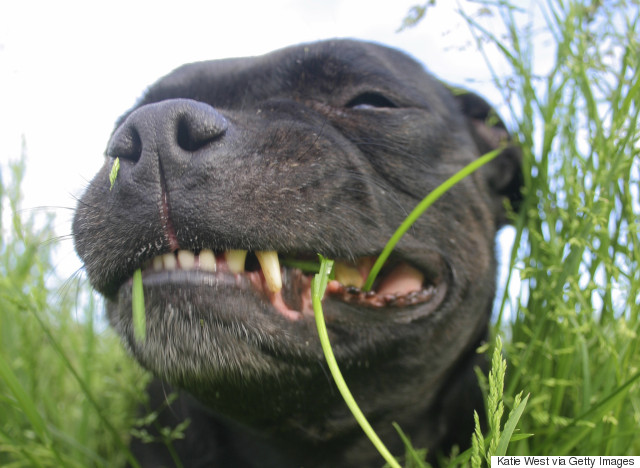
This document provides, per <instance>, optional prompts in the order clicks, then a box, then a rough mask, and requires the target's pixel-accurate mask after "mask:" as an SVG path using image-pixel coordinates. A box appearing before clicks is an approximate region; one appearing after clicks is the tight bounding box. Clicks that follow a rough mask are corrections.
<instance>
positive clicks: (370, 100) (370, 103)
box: [345, 92, 397, 109]
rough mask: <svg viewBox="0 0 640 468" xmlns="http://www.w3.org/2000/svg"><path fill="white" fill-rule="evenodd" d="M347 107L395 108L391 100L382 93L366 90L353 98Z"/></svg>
mask: <svg viewBox="0 0 640 468" xmlns="http://www.w3.org/2000/svg"><path fill="white" fill-rule="evenodd" d="M345 107H348V108H349V109H372V108H395V107H397V106H396V105H395V104H394V103H393V102H392V101H391V100H389V99H388V98H387V97H385V96H383V95H382V94H380V93H375V92H366V93H362V94H359V95H357V96H356V97H354V98H353V99H351V100H350V101H349V102H348V103H347V105H346V106H345Z"/></svg>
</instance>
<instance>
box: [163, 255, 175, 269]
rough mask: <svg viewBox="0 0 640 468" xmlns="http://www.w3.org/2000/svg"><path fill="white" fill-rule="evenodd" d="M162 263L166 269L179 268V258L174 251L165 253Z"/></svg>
mask: <svg viewBox="0 0 640 468" xmlns="http://www.w3.org/2000/svg"><path fill="white" fill-rule="evenodd" d="M162 265H163V266H164V269H165V270H175V269H176V268H178V260H177V259H176V256H175V255H174V254H172V253H168V254H164V255H163V256H162Z"/></svg>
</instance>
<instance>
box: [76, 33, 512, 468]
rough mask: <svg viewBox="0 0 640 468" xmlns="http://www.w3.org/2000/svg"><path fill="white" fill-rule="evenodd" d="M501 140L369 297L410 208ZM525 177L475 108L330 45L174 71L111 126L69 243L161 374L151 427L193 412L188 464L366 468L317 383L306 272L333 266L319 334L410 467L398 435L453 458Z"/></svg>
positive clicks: (146, 453) (368, 457) (379, 52)
mask: <svg viewBox="0 0 640 468" xmlns="http://www.w3.org/2000/svg"><path fill="white" fill-rule="evenodd" d="M497 148H502V151H501V153H500V155H499V156H498V157H497V158H496V159H495V160H493V161H492V162H491V163H490V164H488V165H486V166H484V167H483V168H481V169H480V170H478V171H477V172H475V173H474V174H472V175H471V176H469V177H467V178H466V179H464V180H463V181H462V182H460V183H459V184H457V185H456V186H455V187H454V188H452V189H451V190H449V191H448V192H446V193H445V194H444V195H443V196H442V197H441V198H440V199H439V200H438V201H437V202H436V203H435V204H434V205H433V206H432V207H430V208H429V209H428V210H427V212H426V213H425V214H424V215H423V216H422V217H420V218H419V219H418V220H417V222H416V223H415V224H414V225H413V226H412V227H411V229H410V230H409V231H408V232H407V233H406V234H405V236H404V237H403V238H402V239H401V241H400V242H399V243H398V244H397V246H396V248H395V249H394V251H393V253H392V255H391V256H390V258H389V260H388V261H387V263H386V264H385V266H384V268H383V269H382V271H381V272H380V274H379V276H378V279H377V280H376V283H375V284H374V286H373V288H372V289H371V291H369V292H366V291H364V289H363V283H364V278H366V277H367V275H368V273H369V271H370V270H371V266H372V263H373V260H375V258H376V257H377V256H378V254H380V252H381V250H382V248H383V247H384V245H385V244H386V242H387V241H388V239H389V238H390V236H391V235H392V234H393V233H394V231H395V230H396V228H397V227H398V226H399V225H400V224H401V223H402V221H403V220H404V219H405V217H406V216H407V214H408V213H409V212H410V211H411V210H412V209H413V208H414V207H415V205H416V204H417V203H418V202H419V201H420V200H421V199H422V198H423V197H424V196H425V195H427V194H428V193H430V192H431V191H432V190H433V189H434V188H436V187H437V186H438V185H439V184H440V183H442V182H443V181H444V180H445V179H446V178H448V177H450V176H451V175H453V174H454V173H455V172H457V171H458V170H459V169H461V168H462V167H463V166H465V165H467V164H468V163H470V162H472V161H474V160H476V159H477V158H478V157H479V156H481V155H482V154H484V153H486V152H487V151H490V150H492V149H497ZM116 158H118V160H119V163H120V168H119V171H118V172H117V175H116V177H115V180H114V181H113V183H112V184H111V183H110V180H109V175H110V172H111V171H112V166H113V163H114V160H115V159H116ZM521 185H522V175H521V163H520V153H519V152H518V150H517V149H516V148H515V146H514V145H513V144H512V143H510V141H509V135H508V133H507V130H506V129H505V126H504V124H503V122H502V121H501V120H500V119H499V118H498V117H497V116H496V114H495V112H494V111H493V109H492V108H491V107H490V106H489V105H488V104H487V102H486V101H485V100H484V99H482V98H480V97H479V96H477V95H475V94H473V93H469V92H462V91H459V90H457V89H455V88H451V87H449V86H446V85H444V84H443V83H442V82H440V81H439V80H437V79H436V78H434V77H433V76H432V75H430V74H429V73H428V72H427V71H425V69H424V67H423V66H422V65H421V64H419V63H418V62H416V61H415V60H414V59H412V58H410V57H409V56H407V55H405V54H404V53H402V52H399V51H397V50H394V49H391V48H387V47H385V46H382V45H378V44H374V43H367V42H360V41H355V40H346V39H341V40H329V41H322V42H318V43H311V44H303V45H299V46H293V47H289V48H285V49H282V50H278V51H275V52H272V53H269V54H267V55H264V56H259V57H250V58H238V59H225V60H215V61H206V62H199V63H193V64H188V65H184V66H182V67H180V68H178V69H176V70H175V71H173V72H171V73H170V74H168V75H167V76H165V77H163V78H161V79H160V80H159V81H157V82H156V83H155V84H153V85H152V86H151V87H150V88H148V89H147V90H146V92H145V93H144V95H143V96H142V97H141V98H140V100H139V102H138V103H137V104H136V105H135V106H134V107H133V108H132V109H131V110H129V111H128V112H126V113H125V114H124V115H123V116H122V117H121V118H120V119H119V120H118V122H117V123H116V127H115V130H114V131H113V134H112V136H111V138H110V141H109V143H108V146H107V150H106V158H105V163H104V166H103V167H102V169H101V170H100V171H99V172H98V174H97V175H96V176H95V178H94V179H93V180H92V181H91V183H90V185H89V186H88V188H87V190H86V192H85V193H84V194H83V195H82V197H81V199H80V200H79V203H78V206H77V210H76V213H75V216H74V220H73V236H74V241H75V247H76V250H77V253H78V255H79V256H80V258H81V259H82V261H83V263H84V267H85V269H86V272H87V274H88V278H89V280H90V282H91V284H92V286H93V287H94V288H95V289H96V290H97V291H99V292H100V293H101V294H102V295H103V296H104V298H105V299H106V310H107V314H108V317H109V321H110V324H111V325H112V327H113V328H114V329H115V330H116V331H117V333H118V334H119V335H120V336H121V337H122V339H123V342H124V343H125V345H126V347H127V348H128V349H129V351H130V352H131V353H132V355H133V356H134V357H135V358H136V359H137V360H138V361H139V362H140V363H141V364H142V365H143V366H144V367H145V368H147V369H148V370H150V371H151V372H152V373H153V374H154V375H155V376H156V377H157V380H156V381H155V382H154V383H153V384H152V385H151V387H150V395H151V397H150V398H151V403H152V404H154V405H161V403H162V402H163V401H164V396H165V395H166V394H168V393H169V392H170V391H171V389H172V388H176V389H180V390H181V393H180V396H179V398H178V400H176V401H174V402H173V403H172V404H171V405H170V406H169V407H168V409H167V410H166V411H164V412H163V413H162V414H161V416H160V420H159V423H161V424H169V425H171V424H173V425H175V424H177V423H179V422H180V421H183V420H185V419H189V420H190V424H189V426H188V427H187V429H186V432H185V437H184V439H182V440H178V441H176V442H175V443H174V449H175V452H176V453H177V456H178V458H180V459H181V461H182V463H183V464H184V466H186V467H212V466H225V467H227V466H239V467H242V466H247V467H280V468H281V467H301V466H304V467H307V468H308V467H342V466H344V467H351V466H357V467H362V466H379V465H381V464H382V463H383V462H382V458H380V457H379V455H378V454H377V452H376V451H375V449H374V448H373V446H372V445H371V444H370V443H369V442H368V440H367V439H366V437H365V436H364V434H363V433H362V431H361V430H360V428H359V427H358V425H357V423H356V421H355V420H354V418H353V417H352V416H351V414H350V412H349V410H348V409H347V407H346V405H345V403H344V401H343V400H342V397H341V396H340V394H339V393H338V391H337V389H336V387H335V384H334V383H333V380H332V378H331V377H330V375H329V373H328V370H327V366H326V364H325V360H324V357H323V352H322V350H321V347H320V344H319V339H318V336H317V330H316V325H315V322H314V317H313V309H312V306H311V299H310V291H309V290H310V281H311V276H312V273H309V272H308V270H307V269H306V268H302V267H301V266H300V262H305V265H307V264H313V263H314V262H317V258H318V257H317V254H322V255H324V256H326V257H329V258H331V259H334V260H335V265H334V272H335V273H334V275H335V276H334V277H333V279H331V280H330V281H329V285H328V287H327V291H326V294H325V296H324V300H323V309H324V314H325V317H326V322H327V327H328V331H329V337H330V340H331V343H332V346H333V350H334V352H335V354H336V357H337V361H338V363H339V365H340V367H341V370H342V373H343V375H344V377H345V379H346V381H347V383H348V385H349V387H350V389H351V391H352V393H353V395H354V396H355V399H356V401H357V402H358V403H359V405H360V407H361V409H362V410H363V412H364V414H365V415H366V416H367V417H368V419H369V421H370V422H371V424H372V425H373V427H374V428H375V430H376V431H377V432H378V434H379V435H380V437H381V438H382V439H383V440H384V441H385V442H386V444H387V446H388V447H389V448H390V450H391V451H392V452H393V453H394V454H395V455H397V456H402V455H403V453H404V449H403V445H402V443H401V441H400V438H399V437H398V435H397V433H396V430H395V429H394V428H393V427H392V423H393V422H397V423H398V424H399V426H400V427H401V428H402V429H403V431H404V432H405V433H407V434H408V435H409V436H410V437H411V439H412V442H413V444H414V446H415V447H418V448H428V449H429V451H430V453H431V454H435V453H437V452H438V451H439V450H444V449H445V448H447V447H450V446H452V445H453V444H459V445H468V443H469V440H470V435H471V432H472V429H473V411H474V409H475V410H478V411H481V410H482V398H481V394H480V391H479V388H478V384H477V379H476V376H475V373H474V368H475V367H477V366H480V367H482V366H483V362H484V359H483V357H482V356H481V355H479V354H478V353H477V348H478V346H480V345H481V343H482V342H483V340H485V339H486V336H487V330H488V323H489V319H490V314H491V309H492V302H493V300H494V294H495V278H496V260H495V255H494V249H495V240H494V238H495V235H496V232H497V230H498V229H499V228H500V227H501V226H502V225H503V224H505V223H506V222H507V218H508V217H507V212H506V209H505V204H506V203H511V205H512V207H517V204H518V201H519V200H520V197H521V195H520V194H521ZM138 269H141V270H142V278H143V285H144V286H143V290H144V300H145V304H146V311H145V316H146V333H145V336H144V337H143V338H140V337H137V336H135V334H134V326H133V321H132V292H131V291H132V275H133V273H134V271H136V270H138ZM132 450H133V452H134V453H135V455H136V456H137V457H138V459H139V460H140V462H141V464H142V465H143V466H149V467H151V466H154V467H155V466H174V465H173V462H172V461H171V460H172V458H171V456H170V453H169V452H168V451H167V450H166V449H165V448H164V447H163V446H162V445H161V444H156V443H150V444H143V443H142V442H141V441H136V440H134V441H133V443H132Z"/></svg>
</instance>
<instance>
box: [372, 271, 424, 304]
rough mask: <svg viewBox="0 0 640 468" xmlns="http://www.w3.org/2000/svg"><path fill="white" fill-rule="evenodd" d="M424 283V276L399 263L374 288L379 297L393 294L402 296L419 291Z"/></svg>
mask: <svg viewBox="0 0 640 468" xmlns="http://www.w3.org/2000/svg"><path fill="white" fill-rule="evenodd" d="M423 282H424V275H423V274H422V273H421V272H420V271H418V270H416V269H415V268H413V267H412V266H411V265H409V264H408V263H400V264H399V265H397V266H396V267H395V268H394V269H393V270H391V271H390V272H389V273H387V274H386V275H385V276H384V278H382V280H381V281H380V284H379V285H378V287H377V288H376V293H378V294H381V295H386V294H395V295H397V296H402V295H405V294H409V293H412V292H414V291H420V290H421V289H422V286H423Z"/></svg>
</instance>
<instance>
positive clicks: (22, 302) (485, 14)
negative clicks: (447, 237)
mask: <svg viewBox="0 0 640 468" xmlns="http://www.w3.org/2000/svg"><path fill="white" fill-rule="evenodd" d="M536 5H539V6H536V7H532V8H540V9H541V11H543V12H544V15H543V17H544V20H545V22H546V23H545V27H544V28H528V27H527V20H528V18H529V15H528V14H527V13H526V12H523V11H521V10H518V9H514V8H512V7H510V6H509V4H507V3H505V2H502V1H498V2H474V3H473V4H471V7H470V6H469V4H465V6H466V8H467V10H468V11H467V12H462V15H463V17H464V18H466V20H467V23H468V24H469V27H470V29H471V31H473V33H474V34H475V36H476V37H477V39H478V44H479V46H480V50H481V53H485V52H487V51H488V50H489V49H491V48H493V49H495V50H497V51H498V52H499V53H500V54H501V56H502V57H503V58H504V61H505V64H506V67H507V69H508V70H509V72H508V73H507V74H506V75H505V74H504V73H501V74H498V73H497V72H496V73H495V74H494V80H495V85H496V88H497V89H499V90H502V91H503V93H504V107H505V108H506V112H503V114H504V115H503V117H505V119H506V120H507V122H508V124H509V127H510V128H512V129H513V130H514V136H515V138H516V139H517V140H518V141H519V142H521V144H522V148H523V153H524V172H525V178H526V180H525V184H526V187H525V199H524V203H523V206H522V209H521V211H520V213H519V214H518V215H514V218H513V222H514V225H515V232H516V241H515V248H514V250H513V253H512V257H511V269H510V271H511V272H512V274H511V276H510V279H511V281H515V280H516V279H518V281H519V282H520V284H521V288H520V290H519V291H518V292H516V293H513V294H514V295H513V296H512V295H511V293H510V289H509V288H507V289H506V291H505V293H504V297H502V298H499V299H501V301H502V302H501V303H502V307H501V308H500V311H499V314H498V316H497V319H496V321H495V323H494V325H493V330H492V331H493V336H494V337H495V340H492V343H490V344H489V346H488V347H487V348H486V349H485V350H483V351H484V352H487V354H488V355H490V356H492V362H493V365H492V368H493V370H492V374H491V375H490V376H488V377H481V378H480V380H481V382H482V385H483V387H484V388H485V392H486V400H487V402H486V407H487V413H488V418H487V419H488V421H487V422H488V427H489V428H490V429H489V431H488V432H486V433H484V434H483V433H481V432H478V433H476V434H475V435H474V437H473V447H472V449H470V450H469V451H467V452H465V453H463V454H454V456H452V458H451V459H450V460H448V461H447V460H444V461H443V463H444V465H447V464H449V465H450V466H467V465H472V466H485V465H486V464H487V460H488V458H487V457H488V456H490V455H491V454H500V453H506V454H510V455H528V454H531V455H631V454H639V453H640V436H639V435H638V433H639V432H640V431H639V428H640V350H639V349H638V348H639V346H640V344H639V343H640V342H639V337H638V334H639V332H640V329H639V327H640V324H639V311H640V265H639V263H640V245H639V244H640V241H639V221H638V220H639V218H640V201H639V198H640V196H639V192H640V187H639V185H640V147H639V143H638V142H639V141H640V125H639V123H640V122H639V119H640V76H639V75H640V72H639V70H640V63H639V62H640V44H639V39H638V34H637V31H638V30H640V24H639V22H640V19H639V18H640V14H639V9H640V7H639V6H638V3H637V2H633V1H628V2H621V3H620V5H618V7H617V8H611V7H608V8H604V7H601V6H597V5H598V3H597V2H595V3H593V5H591V4H589V5H583V4H582V3H581V2H577V1H575V0H574V1H565V2H560V1H552V0H549V1H547V2H537V3H536ZM444 7H445V5H444V4H443V5H439V4H438V5H437V6H435V7H430V8H444ZM469 8H474V9H476V10H474V11H471V10H469ZM496 24H498V25H499V26H500V27H502V28H504V30H505V32H506V34H504V35H502V34H500V35H494V34H497V33H494V31H498V30H499V29H500V27H497V26H496ZM417 27H420V25H419V24H418V26H417ZM542 34H545V37H546V41H547V42H548V43H551V44H553V45H554V51H553V54H554V57H553V60H551V61H550V64H549V65H548V67H547V69H546V70H545V73H540V72H539V71H538V67H537V65H538V64H537V60H539V58H538V56H537V54H536V52H537V49H536V47H537V44H540V43H542V41H541V38H540V35H542ZM487 56H488V55H487ZM492 57H493V55H492ZM488 65H489V66H491V65H492V63H488ZM0 171H2V173H1V174H0V229H1V231H0V232H1V237H0V466H8V467H34V466H35V467H39V466H41V467H59V466H70V467H76V466H77V467H94V466H95V467H102V466H105V467H106V466H108V467H113V466H115V467H117V466H124V463H125V461H126V460H127V457H129V456H130V455H129V453H128V450H127V449H126V446H127V443H128V439H129V437H130V434H131V433H132V432H136V433H140V431H141V429H140V426H141V425H142V424H141V423H142V421H141V420H138V419H137V415H136V408H137V407H138V406H139V404H140V403H141V402H143V401H144V395H143V392H144V387H145V383H146V381H147V379H148V376H147V375H146V374H145V373H143V372H142V371H141V370H140V368H139V367H138V366H137V365H136V364H135V363H133V362H132V361H131V360H130V359H129V358H128V357H127V356H126V354H125V352H124V351H123V349H122V347H121V344H120V342H119V340H118V339H117V338H116V337H115V336H114V333H113V332H111V331H110V330H108V329H107V330H105V329H104V317H101V316H100V314H99V312H98V311H99V310H100V307H99V306H97V305H96V303H95V301H94V296H93V295H92V294H90V293H89V292H88V285H87V284H86V283H84V282H81V281H77V280H70V281H68V282H67V283H64V284H63V283H62V282H61V281H60V280H57V279H56V278H55V273H54V269H53V267H52V265H51V253H52V249H53V248H54V247H55V245H54V244H52V243H51V242H50V239H52V238H55V234H54V232H53V229H52V223H53V218H52V216H47V217H44V218H42V217H41V218H38V222H36V216H35V215H32V214H30V212H25V211H21V206H20V192H19V187H20V180H21V179H22V174H23V172H24V164H23V163H16V164H12V165H8V166H1V167H0ZM9 181H12V182H9ZM116 183H117V181H116ZM425 195H427V194H425ZM500 346H502V348H500ZM505 360H506V366H505ZM346 384H347V385H348V382H346ZM519 395H520V396H519ZM153 416H154V415H153V414H150V415H149V416H148V419H153ZM516 422H517V423H516ZM179 429H180V428H168V429H167V430H166V431H164V433H166V434H167V437H166V438H167V439H171V438H173V437H177V436H179V434H177V433H179ZM176 432H177V433H176ZM401 434H402V431H401V428H399V436H401ZM406 437H407V438H410V437H411V434H407V435H406ZM405 458H406V460H407V462H406V466H412V467H413V466H416V467H417V466H422V465H423V464H422V462H421V460H423V459H424V451H421V450H419V447H418V448H417V450H409V451H408V452H407V456H406V457H405ZM410 460H411V461H410ZM382 463H383V459H382V458H381V462H380V464H381V465H382ZM134 465H135V463H134Z"/></svg>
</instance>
